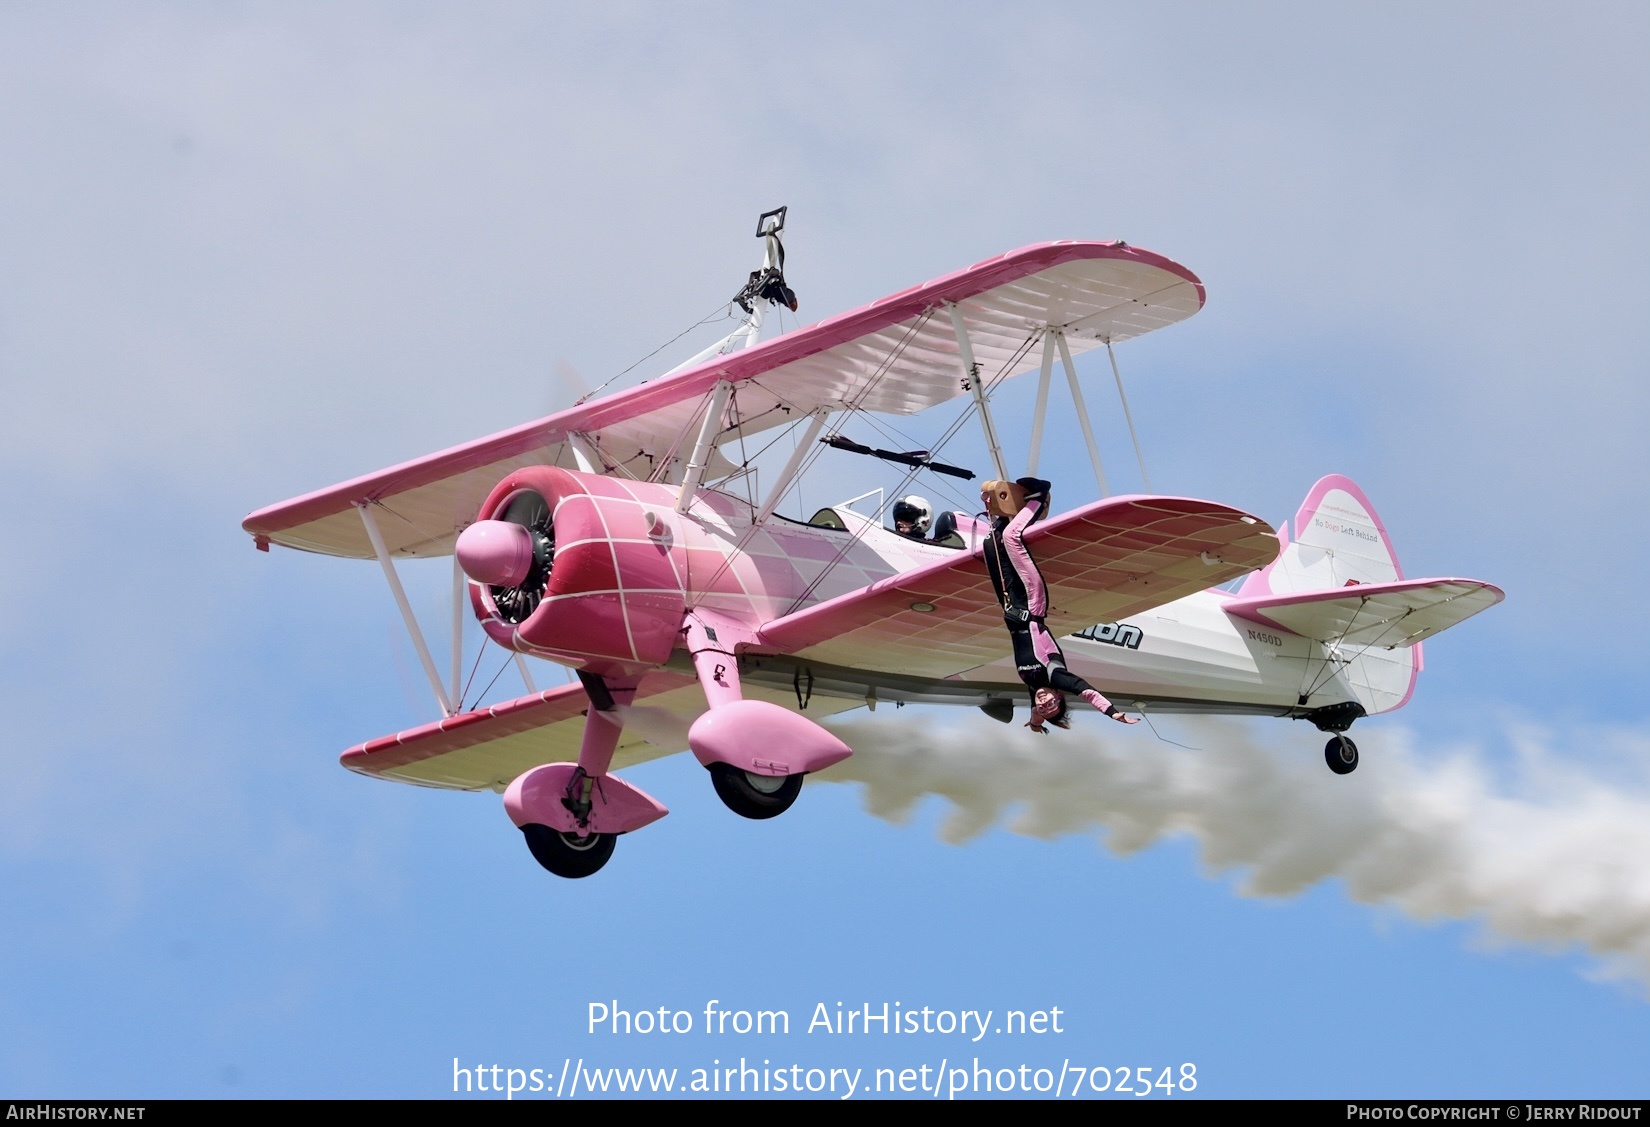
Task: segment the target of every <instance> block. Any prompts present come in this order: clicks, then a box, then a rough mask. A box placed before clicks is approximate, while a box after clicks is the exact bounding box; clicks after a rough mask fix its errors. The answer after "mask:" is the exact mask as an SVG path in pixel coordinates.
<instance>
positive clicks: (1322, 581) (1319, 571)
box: [1239, 474, 1423, 713]
mask: <svg viewBox="0 0 1650 1127" xmlns="http://www.w3.org/2000/svg"><path fill="white" fill-rule="evenodd" d="M1288 531H1289V529H1288V526H1287V525H1285V526H1284V527H1283V528H1281V529H1279V531H1278V538H1279V540H1280V541H1283V550H1282V551H1281V552H1279V553H1278V558H1277V559H1276V560H1274V561H1272V563H1270V564H1268V565H1267V566H1266V567H1265V568H1264V569H1262V570H1261V571H1257V572H1255V573H1253V574H1252V575H1250V576H1249V578H1248V579H1247V580H1245V581H1244V584H1243V588H1242V590H1241V591H1240V592H1239V594H1240V595H1288V594H1294V593H1296V592H1301V591H1324V590H1328V589H1330V588H1337V587H1347V586H1353V585H1356V584H1360V583H1390V582H1392V581H1393V580H1395V579H1402V578H1403V577H1404V572H1403V568H1401V567H1400V566H1399V565H1398V555H1397V553H1396V552H1394V551H1393V550H1392V539H1391V538H1390V537H1389V536H1388V535H1387V532H1386V525H1384V524H1382V523H1381V518H1380V517H1379V516H1378V515H1377V514H1376V512H1375V506H1374V505H1371V504H1370V503H1369V498H1368V497H1366V496H1364V491H1363V490H1362V489H1359V488H1358V486H1357V483H1356V482H1354V481H1353V480H1352V479H1351V478H1347V477H1342V476H1341V475H1340V474H1330V475H1328V476H1327V477H1322V478H1319V479H1318V482H1317V484H1316V485H1314V486H1313V487H1312V489H1311V491H1310V492H1309V493H1307V495H1306V500H1304V501H1302V502H1301V507H1300V509H1299V511H1298V512H1296V513H1295V526H1294V533H1295V539H1294V542H1293V543H1291V542H1289V541H1288ZM1329 648H1330V649H1331V650H1332V651H1333V652H1334V653H1335V655H1336V657H1335V658H1334V659H1333V661H1332V664H1331V665H1325V666H1322V667H1320V671H1319V672H1318V674H1317V675H1316V676H1313V677H1312V678H1311V680H1314V681H1316V680H1318V679H1319V678H1321V676H1322V674H1324V673H1328V672H1329V671H1330V669H1331V668H1334V669H1335V679H1336V681H1337V682H1338V683H1339V684H1340V685H1341V686H1342V688H1343V689H1344V690H1345V691H1347V692H1348V693H1350V694H1351V696H1352V697H1354V698H1355V699H1356V700H1357V701H1358V702H1359V703H1360V704H1362V705H1363V706H1364V708H1365V709H1366V710H1367V711H1368V712H1370V713H1376V712H1387V711H1390V710H1391V709H1394V708H1399V707H1402V706H1403V705H1404V704H1405V703H1406V702H1407V701H1408V700H1409V698H1410V695H1411V694H1412V693H1414V691H1415V679H1416V675H1417V674H1419V673H1420V672H1421V668H1422V661H1423V658H1422V656H1421V644H1420V643H1419V642H1417V643H1416V644H1415V645H1413V646H1409V647H1401V646H1400V647H1396V648H1393V649H1390V650H1389V649H1384V648H1379V647H1376V648H1369V647H1363V646H1356V647H1348V648H1347V649H1346V650H1345V651H1344V652H1343V651H1342V650H1341V647H1339V646H1335V647H1329ZM1307 672H1308V673H1309V674H1312V673H1313V670H1312V669H1311V668H1310V667H1309V668H1308V671H1307ZM1306 688H1307V686H1306V685H1303V691H1305V690H1306Z"/></svg>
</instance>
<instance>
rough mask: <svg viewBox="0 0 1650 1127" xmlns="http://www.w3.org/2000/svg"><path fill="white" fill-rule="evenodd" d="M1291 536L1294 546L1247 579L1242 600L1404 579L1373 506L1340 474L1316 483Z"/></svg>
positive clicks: (1307, 496) (1284, 550) (1296, 520)
mask: <svg viewBox="0 0 1650 1127" xmlns="http://www.w3.org/2000/svg"><path fill="white" fill-rule="evenodd" d="M1286 527H1287V526H1286ZM1294 533H1295V539H1294V542H1293V543H1285V544H1284V547H1283V551H1282V552H1280V553H1279V554H1278V558H1277V559H1276V560H1275V561H1274V562H1273V563H1272V564H1271V565H1270V566H1268V567H1266V568H1265V569H1264V570H1262V571H1258V572H1255V573H1254V574H1253V575H1251V576H1250V577H1249V578H1248V580H1247V581H1246V582H1245V583H1244V585H1243V590H1242V593H1243V594H1245V595H1265V594H1273V595H1285V594H1290V593H1292V592H1295V591H1322V590H1326V589H1328V588H1331V587H1346V586H1349V585H1352V584H1358V583H1389V582H1391V581H1392V580H1395V579H1402V578H1403V577H1404V572H1403V569H1402V568H1401V567H1399V565H1398V556H1397V553H1395V552H1394V551H1393V550H1392V540H1391V538H1390V537H1388V536H1387V532H1386V526H1385V525H1384V524H1382V523H1381V518H1380V517H1379V516H1378V515H1376V512H1375V506H1373V505H1371V504H1370V503H1369V498H1368V497H1365V496H1364V491H1363V490H1362V489H1359V488H1358V486H1357V484H1356V483H1355V482H1353V481H1352V479H1350V478H1346V477H1342V476H1341V475H1340V474H1330V475H1328V476H1327V477H1323V478H1319V479H1318V483H1317V484H1316V485H1314V486H1313V487H1312V491H1311V492H1310V493H1308V494H1307V495H1306V500H1305V501H1303V502H1301V507H1300V510H1299V511H1298V512H1297V513H1296V514H1295V527H1294Z"/></svg>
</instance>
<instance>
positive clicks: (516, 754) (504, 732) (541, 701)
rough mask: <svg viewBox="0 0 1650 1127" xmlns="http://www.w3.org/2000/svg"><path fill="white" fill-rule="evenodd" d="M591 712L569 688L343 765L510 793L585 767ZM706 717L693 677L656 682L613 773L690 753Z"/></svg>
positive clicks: (360, 750)
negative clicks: (551, 774) (551, 773)
mask: <svg viewBox="0 0 1650 1127" xmlns="http://www.w3.org/2000/svg"><path fill="white" fill-rule="evenodd" d="M745 695H746V696H747V697H755V698H757V699H761V700H771V701H772V702H774V703H776V704H783V703H785V702H786V701H787V700H789V699H790V698H789V694H788V693H784V692H780V691H776V690H769V689H766V688H763V687H761V686H752V685H747V686H746V687H745ZM859 705H860V702H859V701H857V700H844V699H840V698H834V697H828V696H823V695H819V696H814V697H813V698H812V699H811V700H810V701H809V713H810V714H811V715H820V716H829V715H831V714H832V713H833V712H841V711H843V710H844V709H849V708H857V707H859ZM589 707H590V701H589V698H588V697H586V696H585V693H584V687H583V686H582V685H577V684H573V685H562V686H560V687H558V688H554V689H547V690H545V691H544V692H540V693H529V694H528V695H527V696H524V697H521V698H519V699H517V700H512V701H505V702H504V703H503V704H496V705H493V706H492V707H490V708H485V709H478V710H477V711H475V712H466V713H463V714H462V715H459V716H449V717H447V718H446V719H445V720H440V721H437V722H435V723H432V724H423V725H420V726H419V727H417V728H409V729H408V730H407V731H405V732H399V733H397V734H395V735H393V736H384V737H382V738H381V739H376V740H369V741H368V742H366V743H364V744H358V745H356V746H355V747H352V748H350V749H349V750H348V751H346V752H344V754H343V755H342V756H340V757H339V762H341V763H342V764H343V765H344V766H345V767H348V768H349V769H350V770H352V771H359V772H360V773H361V774H363V775H375V776H377V777H379V778H382V779H393V780H396V781H398V782H403V783H417V784H419V785H421V786H427V787H445V788H448V789H451V790H496V791H503V790H504V788H505V787H507V786H509V785H510V780H512V779H514V778H515V777H516V776H517V775H520V774H521V773H522V772H523V771H526V770H529V769H531V768H533V767H537V766H538V765H539V764H541V763H554V762H571V761H573V760H576V759H578V757H579V742H580V740H581V738H582V737H583V735H584V713H585V710H586V709H588V708H589ZM704 710H705V694H704V692H703V691H702V690H701V689H700V688H699V684H698V682H697V681H696V680H695V679H694V678H693V677H691V676H686V675H683V674H680V673H670V672H665V671H659V672H655V673H650V674H648V675H647V677H646V678H644V679H643V681H642V683H641V685H640V686H639V687H638V688H637V690H636V701H635V703H634V704H633V705H631V706H630V709H629V712H628V714H627V716H626V718H625V730H624V735H623V736H622V737H621V738H620V740H619V747H618V750H617V751H616V752H615V753H614V756H613V765H614V766H615V767H629V766H632V765H634V764H637V763H644V762H646V761H647V760H649V759H657V758H659V757H660V756H663V755H670V754H672V753H674V752H678V751H682V750H683V749H685V748H686V747H687V730H688V725H689V724H690V723H691V722H692V721H693V719H694V718H695V717H697V716H698V715H699V714H700V713H701V712H703V711H704Z"/></svg>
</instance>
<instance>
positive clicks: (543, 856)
mask: <svg viewBox="0 0 1650 1127" xmlns="http://www.w3.org/2000/svg"><path fill="white" fill-rule="evenodd" d="M521 833H522V836H523V837H525V838H526V839H527V848H528V850H529V851H530V852H531V853H532V854H533V860H535V861H537V862H538V863H539V864H541V865H543V866H544V867H545V868H546V869H549V870H550V871H551V872H552V873H555V874H556V875H557V876H558V877H567V878H568V879H570V880H576V879H577V878H579V877H587V876H589V875H590V874H591V873H594V872H595V871H596V870H598V869H600V868H601V867H602V866H603V865H605V864H607V859H608V858H609V857H611V856H613V847H614V846H615V845H617V844H618V841H619V835H618V834H588V835H586V836H584V837H580V836H578V835H577V834H568V833H562V832H561V831H559V830H553V829H551V828H550V827H549V826H541V825H538V824H536V823H534V824H530V825H526V826H523V827H521Z"/></svg>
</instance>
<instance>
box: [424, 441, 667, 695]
mask: <svg viewBox="0 0 1650 1127" xmlns="http://www.w3.org/2000/svg"><path fill="white" fill-rule="evenodd" d="M674 502H675V493H674V490H672V489H671V488H670V487H668V486H662V485H652V484H649V483H647V482H636V481H616V480H614V479H611V478H605V477H600V476H598V475H595V474H583V473H577V472H575V471H572V470H564V469H561V468H559V467H556V466H527V467H524V468H522V469H519V470H516V471H515V472H513V473H511V474H510V475H509V476H508V477H506V478H505V479H504V480H503V481H501V482H499V483H498V485H496V486H495V487H494V488H493V491H492V492H491V493H490V494H489V495H488V497H487V500H486V501H485V502H483V503H482V506H481V511H480V513H479V514H478V515H477V520H476V523H475V524H473V525H471V526H470V527H469V528H467V529H465V531H464V532H463V533H462V534H461V535H460V537H459V545H458V549H457V550H458V553H459V566H460V567H462V568H464V570H465V573H466V574H467V575H469V576H470V578H471V579H473V580H474V581H475V582H474V583H472V584H471V586H470V601H471V605H472V606H473V607H474V609H475V612H476V617H477V618H479V619H480V620H481V624H482V628H483V629H485V630H486V631H487V634H488V635H489V636H490V637H491V638H492V639H493V640H494V641H496V642H499V643H500V644H501V645H504V646H507V647H509V648H511V649H515V650H518V651H521V652H534V653H541V654H544V655H545V656H548V657H552V658H555V659H556V660H559V661H561V662H563V663H565V664H571V665H574V666H577V667H579V668H581V669H587V670H589V671H591V672H593V673H600V674H602V675H604V676H626V675H631V674H635V673H639V672H641V671H642V670H644V669H647V668H651V667H653V666H656V665H661V664H663V663H664V662H665V661H667V660H669V658H670V652H671V650H672V649H673V648H674V647H675V646H676V643H677V638H678V633H679V631H680V629H681V625H682V614H683V611H684V609H685V606H686V595H685V593H684V591H683V588H682V584H681V581H680V580H679V579H678V578H677V576H678V569H677V567H676V566H675V565H673V563H672V560H671V553H672V551H673V550H678V549H677V547H676V546H675V545H674V544H673V542H672V539H671V536H670V533H669V526H668V524H667V522H665V521H664V520H663V518H662V516H661V514H663V513H669V512H670V511H671V507H672V505H673V504H674ZM508 526H514V527H515V528H517V529H520V530H521V531H514V530H513V529H512V528H511V527H508ZM472 569H473V570H472Z"/></svg>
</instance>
